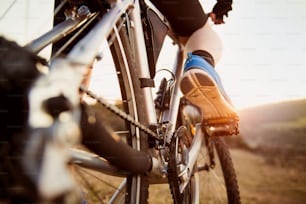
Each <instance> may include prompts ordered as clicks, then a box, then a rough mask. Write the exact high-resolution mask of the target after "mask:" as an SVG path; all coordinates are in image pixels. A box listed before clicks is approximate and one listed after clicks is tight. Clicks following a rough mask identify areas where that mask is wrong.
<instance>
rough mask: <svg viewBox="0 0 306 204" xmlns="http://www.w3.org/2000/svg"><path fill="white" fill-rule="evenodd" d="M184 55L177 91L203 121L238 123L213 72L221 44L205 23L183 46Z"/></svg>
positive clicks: (219, 56) (218, 58)
mask: <svg viewBox="0 0 306 204" xmlns="http://www.w3.org/2000/svg"><path fill="white" fill-rule="evenodd" d="M185 50H186V53H189V54H188V58H187V61H186V63H185V68H184V75H183V78H182V80H181V90H182V92H183V94H184V96H185V97H186V98H187V99H188V100H189V101H190V102H191V103H193V104H194V105H196V106H198V107H199V108H200V109H201V111H202V117H203V120H204V121H205V122H211V121H214V122H216V123H218V122H220V121H222V122H224V121H226V120H238V118H239V117H238V114H237V113H236V110H235V108H234V107H233V106H232V104H231V102H230V99H229V97H228V96H227V94H226V92H225V90H224V88H223V85H222V83H221V79H220V77H219V76H218V74H217V72H216V71H215V69H214V66H215V64H216V63H217V62H218V61H219V60H220V58H221V54H222V42H221V39H220V38H219V36H218V35H217V33H216V32H215V31H214V30H212V28H211V26H210V25H209V23H206V24H205V25H204V26H202V27H201V28H200V29H198V30H197V31H195V32H194V33H193V34H192V35H191V36H190V38H189V39H188V41H187V43H186V46H185Z"/></svg>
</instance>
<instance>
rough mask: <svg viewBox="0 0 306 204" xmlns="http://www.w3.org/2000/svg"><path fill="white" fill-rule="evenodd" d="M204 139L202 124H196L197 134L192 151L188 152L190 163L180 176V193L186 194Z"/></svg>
mask: <svg viewBox="0 0 306 204" xmlns="http://www.w3.org/2000/svg"><path fill="white" fill-rule="evenodd" d="M202 138H203V132H202V128H201V124H196V134H195V136H194V138H193V140H192V145H191V147H190V151H189V152H188V157H187V158H188V163H187V165H186V166H185V169H184V170H183V171H182V172H181V173H180V174H179V178H180V179H181V181H182V182H181V184H180V193H183V192H184V189H185V187H186V186H187V184H188V182H189V180H190V178H191V175H192V171H193V167H194V165H195V164H196V162H197V158H198V155H199V153H200V150H201V147H202V140H203V139H202Z"/></svg>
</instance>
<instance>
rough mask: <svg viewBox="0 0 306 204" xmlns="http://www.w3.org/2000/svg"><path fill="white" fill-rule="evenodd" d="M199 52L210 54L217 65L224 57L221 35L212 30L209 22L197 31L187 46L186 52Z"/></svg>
mask: <svg viewBox="0 0 306 204" xmlns="http://www.w3.org/2000/svg"><path fill="white" fill-rule="evenodd" d="M198 50H202V51H205V52H207V53H209V54H210V55H211V56H212V58H213V63H214V64H216V63H218V61H219V60H220V58H221V56H222V50H223V45H222V41H221V39H220V37H219V35H218V34H217V33H216V32H215V31H214V30H213V29H212V28H211V26H210V25H209V23H208V22H207V23H206V24H205V25H204V26H202V27H201V28H200V29H198V30H196V31H195V32H194V33H193V34H192V35H191V36H190V37H189V39H188V41H187V43H186V45H185V52H186V53H188V52H195V51H198Z"/></svg>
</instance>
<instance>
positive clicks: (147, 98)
mask: <svg viewBox="0 0 306 204" xmlns="http://www.w3.org/2000/svg"><path fill="white" fill-rule="evenodd" d="M131 21H132V22H133V23H134V24H132V29H134V33H133V34H134V38H135V39H134V43H135V44H134V46H135V62H136V63H135V64H136V66H137V69H138V73H139V77H140V78H145V79H150V78H151V77H150V72H149V65H148V59H147V55H146V46H145V42H144V34H143V30H142V23H141V19H140V7H139V2H138V1H136V2H135V8H134V9H133V11H132V13H131ZM138 97H143V98H141V99H140V100H139V101H140V102H141V104H140V103H139V101H138V103H137V104H138V105H142V107H141V109H140V111H142V112H144V113H145V114H140V115H143V116H141V117H144V118H141V121H142V122H143V123H145V124H146V125H149V124H155V123H156V113H155V106H154V101H153V96H152V90H151V87H144V88H141V89H140V93H139V94H136V98H137V100H138Z"/></svg>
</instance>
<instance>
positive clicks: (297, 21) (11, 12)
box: [0, 0, 306, 109]
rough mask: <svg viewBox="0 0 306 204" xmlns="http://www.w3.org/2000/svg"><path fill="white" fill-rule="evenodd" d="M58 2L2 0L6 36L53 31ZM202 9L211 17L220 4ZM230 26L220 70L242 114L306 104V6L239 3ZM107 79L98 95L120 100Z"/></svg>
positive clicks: (0, 18) (286, 1)
mask: <svg viewBox="0 0 306 204" xmlns="http://www.w3.org/2000/svg"><path fill="white" fill-rule="evenodd" d="M52 2H53V1H52V0H51V1H50V0H1V7H0V34H2V35H5V36H7V37H9V38H11V39H15V40H17V41H18V42H19V43H20V44H21V45H24V44H25V43H26V42H28V41H29V40H31V39H33V38H34V37H35V36H38V35H39V34H40V33H43V32H44V31H46V30H48V29H49V28H50V27H51V25H52V9H50V8H52V7H51V6H52ZM202 3H203V4H204V6H205V9H206V11H210V9H211V6H212V5H213V4H214V1H210V0H205V1H202ZM225 21H226V23H225V24H224V25H213V28H214V29H215V30H216V32H217V33H218V34H219V35H220V37H221V39H222V41H223V45H224V51H223V56H222V59H221V61H220V62H219V64H217V67H216V69H217V71H218V73H219V74H220V76H221V78H222V81H223V85H224V87H225V89H226V91H227V92H228V95H229V96H230V98H231V99H232V101H233V103H234V105H235V106H236V107H237V108H239V109H240V108H245V107H249V106H254V105H260V104H266V103H275V102H278V101H283V100H292V99H298V98H306V90H305V87H306V1H305V0H277V1H276V0H248V1H245V0H234V3H233V10H232V11H231V12H230V13H229V17H228V18H227V19H225ZM46 52H47V51H46ZM171 54H173V55H174V54H175V51H174V50H173V48H172V47H171V46H170V45H169V44H168V42H167V45H166V46H165V48H164V50H163V52H162V54H161V58H160V61H159V66H158V69H161V68H167V67H170V66H171V65H172V61H169V59H170V58H171V57H170V56H169V55H171ZM102 75H106V76H110V75H112V73H97V75H96V76H95V78H93V82H94V83H95V84H96V86H95V87H96V90H97V91H98V88H97V87H99V88H100V89H101V87H104V89H103V88H102V89H103V91H104V92H105V93H106V94H110V95H111V94H114V88H113V87H112V89H110V88H109V84H110V83H109V82H105V81H103V80H101V77H102ZM110 90H111V91H110Z"/></svg>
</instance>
